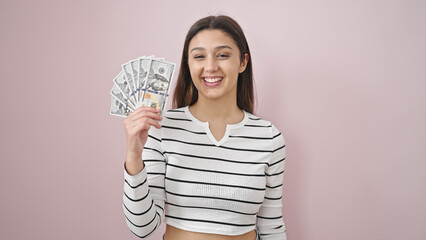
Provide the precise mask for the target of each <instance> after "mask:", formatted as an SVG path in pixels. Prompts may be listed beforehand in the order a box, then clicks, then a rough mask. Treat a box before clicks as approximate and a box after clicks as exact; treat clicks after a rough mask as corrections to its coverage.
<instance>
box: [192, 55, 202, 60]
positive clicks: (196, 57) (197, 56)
mask: <svg viewBox="0 0 426 240" xmlns="http://www.w3.org/2000/svg"><path fill="white" fill-rule="evenodd" d="M194 58H195V59H203V58H204V55H195V56H194Z"/></svg>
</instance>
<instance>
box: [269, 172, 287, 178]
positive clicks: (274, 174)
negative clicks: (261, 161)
mask: <svg viewBox="0 0 426 240" xmlns="http://www.w3.org/2000/svg"><path fill="white" fill-rule="evenodd" d="M282 173H284V171H281V172H278V173H273V174H267V173H265V175H266V176H268V177H272V176H277V175H280V174H282Z"/></svg>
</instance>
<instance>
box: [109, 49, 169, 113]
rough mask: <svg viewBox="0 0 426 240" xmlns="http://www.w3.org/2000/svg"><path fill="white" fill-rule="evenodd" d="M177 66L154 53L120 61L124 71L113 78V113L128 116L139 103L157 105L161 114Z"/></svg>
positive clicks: (111, 110) (140, 104) (111, 111)
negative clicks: (124, 61)
mask: <svg viewBox="0 0 426 240" xmlns="http://www.w3.org/2000/svg"><path fill="white" fill-rule="evenodd" d="M175 66H176V64H174V63H170V62H166V61H164V59H163V58H156V57H154V56H148V57H147V56H143V57H140V58H137V59H135V60H131V61H129V62H127V63H125V64H123V65H121V68H122V70H121V72H120V73H119V74H118V75H117V76H116V77H115V78H114V80H113V81H114V86H113V87H112V90H111V109H110V114H111V115H114V116H120V117H126V116H128V115H129V114H130V113H131V112H133V111H135V109H137V108H138V107H140V106H150V107H154V108H157V109H159V110H160V114H162V112H163V110H164V106H165V104H166V100H167V97H168V96H169V94H168V93H169V87H170V84H171V80H172V78H173V73H174V70H175Z"/></svg>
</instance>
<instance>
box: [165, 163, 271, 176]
mask: <svg viewBox="0 0 426 240" xmlns="http://www.w3.org/2000/svg"><path fill="white" fill-rule="evenodd" d="M167 165H168V166H172V167H176V168H181V169H186V170H192V171H200V172H211V173H220V174H229V175H237V176H247V177H265V174H246V173H234V172H223V171H216V170H207V169H198V168H190V167H183V166H179V165H174V164H171V163H168V164H167Z"/></svg>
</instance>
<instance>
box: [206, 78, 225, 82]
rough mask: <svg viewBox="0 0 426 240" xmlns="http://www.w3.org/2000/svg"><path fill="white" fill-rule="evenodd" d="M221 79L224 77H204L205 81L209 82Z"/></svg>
mask: <svg viewBox="0 0 426 240" xmlns="http://www.w3.org/2000/svg"><path fill="white" fill-rule="evenodd" d="M220 80H222V78H204V81H206V82H208V83H214V82H219V81H220Z"/></svg>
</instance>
